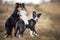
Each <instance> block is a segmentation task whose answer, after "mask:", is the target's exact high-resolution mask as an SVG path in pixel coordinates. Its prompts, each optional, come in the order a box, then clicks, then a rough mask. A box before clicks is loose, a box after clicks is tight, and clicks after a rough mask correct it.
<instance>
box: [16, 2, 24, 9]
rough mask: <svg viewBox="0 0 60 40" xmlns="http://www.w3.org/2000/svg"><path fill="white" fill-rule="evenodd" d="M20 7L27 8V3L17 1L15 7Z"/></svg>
mask: <svg viewBox="0 0 60 40" xmlns="http://www.w3.org/2000/svg"><path fill="white" fill-rule="evenodd" d="M19 7H21V8H25V4H24V3H16V4H15V8H16V9H17V8H19Z"/></svg>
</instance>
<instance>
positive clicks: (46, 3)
mask: <svg viewBox="0 0 60 40" xmlns="http://www.w3.org/2000/svg"><path fill="white" fill-rule="evenodd" d="M16 2H19V3H25V4H26V6H25V7H26V9H27V11H28V17H29V18H30V19H31V18H32V12H33V11H36V12H37V13H41V14H42V15H41V17H40V18H39V20H38V22H37V24H36V27H35V28H36V31H37V33H38V34H39V36H37V37H31V36H30V35H29V29H27V30H26V31H25V33H24V36H23V37H21V38H20V39H18V38H15V37H12V38H11V37H9V38H3V36H4V34H5V22H6V20H7V19H8V18H9V17H10V16H11V14H12V13H13V11H14V8H15V3H16ZM12 33H13V32H12ZM13 34H14V33H13ZM13 34H12V35H13ZM0 40H60V0H0Z"/></svg>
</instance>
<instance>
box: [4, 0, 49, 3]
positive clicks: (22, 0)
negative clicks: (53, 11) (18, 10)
mask: <svg viewBox="0 0 60 40" xmlns="http://www.w3.org/2000/svg"><path fill="white" fill-rule="evenodd" d="M5 1H7V2H13V3H16V2H19V3H27V4H29V3H32V4H41V3H43V2H50V0H3V2H5Z"/></svg>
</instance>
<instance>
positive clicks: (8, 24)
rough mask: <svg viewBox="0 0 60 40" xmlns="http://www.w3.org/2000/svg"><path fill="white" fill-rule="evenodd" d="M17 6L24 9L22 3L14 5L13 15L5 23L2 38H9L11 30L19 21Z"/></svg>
mask: <svg viewBox="0 0 60 40" xmlns="http://www.w3.org/2000/svg"><path fill="white" fill-rule="evenodd" d="M19 6H21V7H23V8H25V4H24V3H16V5H15V10H14V12H13V14H12V15H11V16H10V17H9V18H8V19H7V21H6V23H5V29H6V33H5V35H4V38H6V37H9V36H10V35H11V34H12V29H13V28H15V26H16V23H17V21H18V20H19V15H18V10H17V9H18V8H19Z"/></svg>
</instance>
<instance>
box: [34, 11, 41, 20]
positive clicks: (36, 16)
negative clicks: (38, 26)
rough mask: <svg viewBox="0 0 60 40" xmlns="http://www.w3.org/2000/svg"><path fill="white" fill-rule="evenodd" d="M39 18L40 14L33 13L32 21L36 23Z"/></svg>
mask: <svg viewBox="0 0 60 40" xmlns="http://www.w3.org/2000/svg"><path fill="white" fill-rule="evenodd" d="M40 16H41V13H36V12H35V11H33V19H34V20H35V21H37V20H38V18H39V17H40Z"/></svg>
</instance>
